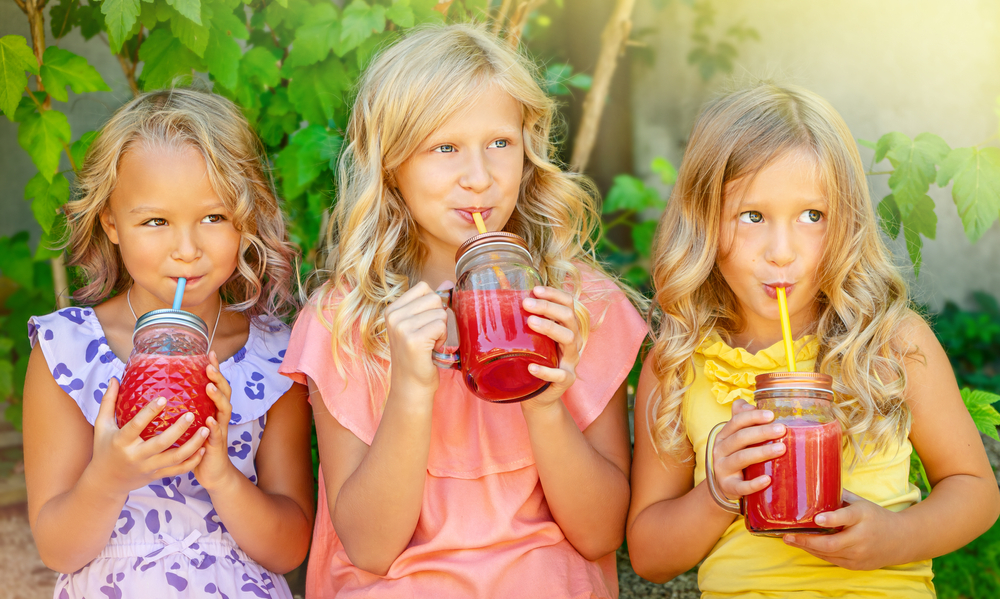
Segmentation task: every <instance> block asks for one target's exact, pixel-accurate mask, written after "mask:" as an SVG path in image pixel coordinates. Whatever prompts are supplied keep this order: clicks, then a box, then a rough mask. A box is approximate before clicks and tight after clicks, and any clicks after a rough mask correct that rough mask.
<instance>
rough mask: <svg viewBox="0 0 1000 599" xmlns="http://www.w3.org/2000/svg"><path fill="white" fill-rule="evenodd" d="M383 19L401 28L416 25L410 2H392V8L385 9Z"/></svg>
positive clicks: (402, 0) (396, 0) (407, 0)
mask: <svg viewBox="0 0 1000 599" xmlns="http://www.w3.org/2000/svg"><path fill="white" fill-rule="evenodd" d="M385 17H386V18H387V19H389V20H390V21H392V22H393V23H395V24H396V25H399V26H400V27H403V28H406V27H413V25H414V24H415V23H416V15H414V14H413V8H411V7H410V0H392V6H390V7H389V8H387V9H386V11H385Z"/></svg>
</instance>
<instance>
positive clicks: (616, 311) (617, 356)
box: [281, 276, 647, 599]
mask: <svg viewBox="0 0 1000 599" xmlns="http://www.w3.org/2000/svg"><path fill="white" fill-rule="evenodd" d="M588 278H589V281H588V280H587V279H588ZM585 281H586V283H587V284H586V286H585V290H586V291H585V296H584V297H583V298H582V300H583V302H584V304H585V305H586V306H587V308H588V309H589V310H590V313H591V315H592V322H593V323H594V326H595V328H594V330H592V332H591V335H590V337H589V339H588V341H587V345H586V348H585V349H584V352H583V356H582V360H581V361H580V364H579V366H578V367H577V380H576V382H575V383H574V385H573V386H572V387H571V388H570V389H569V390H568V391H567V392H566V394H565V395H564V396H563V401H564V402H565V404H566V407H567V408H568V409H569V411H570V413H571V414H572V416H573V419H574V421H575V422H576V425H577V426H578V427H579V428H580V430H584V429H586V428H587V426H589V425H590V423H591V422H593V421H594V420H595V419H596V418H597V417H598V416H599V415H600V414H601V412H602V411H603V410H604V408H605V406H606V405H607V404H608V401H609V400H610V399H611V397H612V395H613V394H614V393H615V391H616V390H617V389H618V387H619V386H620V385H621V383H622V381H624V380H625V377H626V376H627V375H628V373H629V370H630V369H631V368H632V365H633V363H634V361H635V356H636V354H637V352H638V350H639V346H640V344H641V343H642V340H643V339H644V338H645V336H646V330H647V329H646V323H645V321H644V320H643V318H642V317H641V316H640V315H639V314H638V312H636V310H635V309H634V308H633V307H632V306H631V304H630V303H629V302H628V300H627V299H626V297H625V295H624V294H623V293H622V292H621V291H620V290H619V289H618V288H617V287H616V286H615V285H614V283H612V282H611V281H609V280H606V279H604V278H600V279H597V278H595V277H593V276H590V277H586V276H585ZM328 314H329V313H328ZM330 341H331V337H330V332H329V331H328V330H327V328H326V327H325V326H324V325H323V323H322V322H320V320H319V318H318V316H317V309H316V307H307V308H305V309H304V310H303V312H302V313H301V314H300V315H299V318H298V321H297V322H296V323H295V326H294V328H293V331H292V338H291V340H290V341H289V347H288V353H287V354H286V355H285V362H284V364H283V365H282V366H281V372H282V373H284V374H286V375H288V376H290V377H292V378H293V379H294V380H296V381H298V382H300V383H305V382H306V377H309V378H311V379H312V380H313V381H314V382H315V383H316V385H317V386H318V387H319V389H320V390H321V392H322V395H323V401H324V402H325V404H326V407H327V408H328V409H329V410H330V413H331V414H333V416H334V417H335V418H336V419H337V421H338V422H339V423H340V424H342V425H343V426H344V427H345V428H347V429H348V430H350V431H351V432H352V433H354V434H355V435H356V436H357V437H358V438H359V439H361V440H362V441H364V442H365V443H366V444H369V445H370V444H371V442H372V439H373V438H374V436H375V431H376V429H377V428H378V425H379V420H380V418H381V402H378V405H377V406H373V402H372V401H371V396H370V395H369V390H368V386H367V382H366V379H365V377H364V375H363V374H362V373H361V371H360V370H359V369H358V368H357V367H353V368H352V367H351V365H350V364H348V365H347V367H348V370H347V375H348V376H347V378H346V379H345V378H341V377H340V376H339V375H338V374H337V369H336V367H335V366H334V361H333V356H332V354H331V345H330ZM376 397H384V394H381V393H380V394H378V395H376ZM431 426H432V430H431V443H430V455H429V458H428V464H427V478H426V482H425V487H424V500H423V506H422V508H421V513H420V518H419V521H418V523H417V528H416V530H415V531H414V533H413V538H412V539H411V540H410V543H409V545H408V546H407V548H406V549H405V550H404V551H403V553H402V554H401V555H400V556H399V557H398V558H397V559H396V561H395V562H393V564H392V565H391V567H390V568H389V571H388V573H387V574H386V576H384V577H380V576H377V575H375V574H371V573H369V572H366V571H364V570H361V569H359V568H356V567H355V566H354V565H353V564H352V563H351V562H350V560H349V559H348V557H347V554H346V552H345V551H344V547H343V545H342V543H341V542H340V539H339V538H337V533H336V531H335V530H334V528H333V525H332V523H331V520H330V514H329V510H328V509H327V505H328V504H327V497H326V493H325V486H324V484H323V481H322V478H321V480H320V484H319V489H320V491H319V503H318V506H319V508H318V509H317V515H316V526H315V532H314V535H313V543H312V549H311V553H310V558H309V569H308V574H307V580H306V597H307V598H308V599H321V598H329V597H337V598H338V599H353V598H361V597H364V598H366V599H376V598H381V597H385V598H394V599H395V598H403V597H421V598H423V597H434V598H435V599H449V598H455V599H458V598H462V599H470V598H480V597H481V598H486V597H497V598H500V597H504V598H509V597H518V598H519V599H530V598H533V597H538V598H542V597H545V598H550V597H565V598H570V597H588V598H590V597H601V598H604V597H607V598H613V597H617V596H618V577H617V571H616V563H615V555H614V553H611V554H609V555H606V556H604V557H603V558H601V559H599V560H597V561H594V562H592V561H588V560H586V559H584V558H583V557H582V556H581V555H580V554H579V553H578V552H577V551H576V549H574V548H573V546H572V545H571V544H570V543H569V542H568V541H567V540H566V537H565V536H564V535H563V532H562V530H561V529H560V528H559V526H558V525H557V524H556V523H555V521H554V520H553V518H552V514H551V513H550V512H549V508H548V505H547V504H546V501H545V495H544V493H543V491H542V487H541V484H540V483H539V478H538V471H537V470H536V468H535V465H534V458H533V456H532V452H531V445H530V443H529V439H528V431H527V427H526V425H525V422H524V417H523V416H522V414H521V408H520V406H519V405H517V404H506V405H503V404H491V403H488V402H485V401H483V400H481V399H479V398H478V397H476V396H475V395H473V394H472V393H471V392H469V390H468V389H467V388H466V386H465V383H464V382H463V380H462V376H461V373H460V372H458V371H454V370H442V371H441V384H440V387H439V389H438V391H437V394H436V395H435V397H434V409H433V415H432V425H431ZM321 477H322V475H321Z"/></svg>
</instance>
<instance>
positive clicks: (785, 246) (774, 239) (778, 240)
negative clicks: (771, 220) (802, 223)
mask: <svg viewBox="0 0 1000 599" xmlns="http://www.w3.org/2000/svg"><path fill="white" fill-rule="evenodd" d="M769 233H770V235H768V241H767V249H766V251H765V253H764V259H765V260H767V261H768V262H769V263H770V264H773V265H775V266H777V267H782V266H788V265H789V264H791V263H792V262H794V261H795V258H796V256H797V255H798V253H797V252H796V251H795V239H794V238H793V235H794V233H793V231H792V228H791V226H790V225H777V226H774V227H772V228H771V231H769Z"/></svg>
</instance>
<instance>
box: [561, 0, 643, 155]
mask: <svg viewBox="0 0 1000 599" xmlns="http://www.w3.org/2000/svg"><path fill="white" fill-rule="evenodd" d="M634 7H635V0H617V2H616V3H615V8H614V11H613V12H612V13H611V19H610V20H608V24H607V25H606V26H605V27H604V32H603V33H602V34H601V52H600V54H598V57H597V67H596V68H595V69H594V79H593V82H592V83H591V86H590V91H589V92H588V93H587V97H586V99H585V100H584V101H583V117H582V118H581V119H580V128H579V129H578V130H577V133H576V143H575V144H574V146H573V156H572V158H571V159H570V162H569V164H570V168H571V169H572V170H574V171H576V172H583V171H584V169H586V168H587V163H588V162H589V161H590V154H591V152H592V151H593V149H594V142H595V141H596V140H597V130H598V128H599V127H600V124H601V113H602V112H603V111H604V103H605V98H607V96H608V91H609V90H610V88H611V79H612V77H613V76H614V74H615V68H616V67H617V66H618V57H619V55H621V53H622V52H623V51H624V49H625V43H626V42H627V41H628V36H629V34H630V33H631V31H632V9H633V8H634Z"/></svg>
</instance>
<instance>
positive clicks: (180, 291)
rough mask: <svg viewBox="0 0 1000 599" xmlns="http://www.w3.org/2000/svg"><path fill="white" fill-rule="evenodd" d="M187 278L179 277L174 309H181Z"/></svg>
mask: <svg viewBox="0 0 1000 599" xmlns="http://www.w3.org/2000/svg"><path fill="white" fill-rule="evenodd" d="M187 282H188V281H187V279H185V278H184V277H179V278H178V279H177V291H175V292H174V305H173V308H174V310H180V309H181V300H183V299H184V286H185V285H187Z"/></svg>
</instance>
